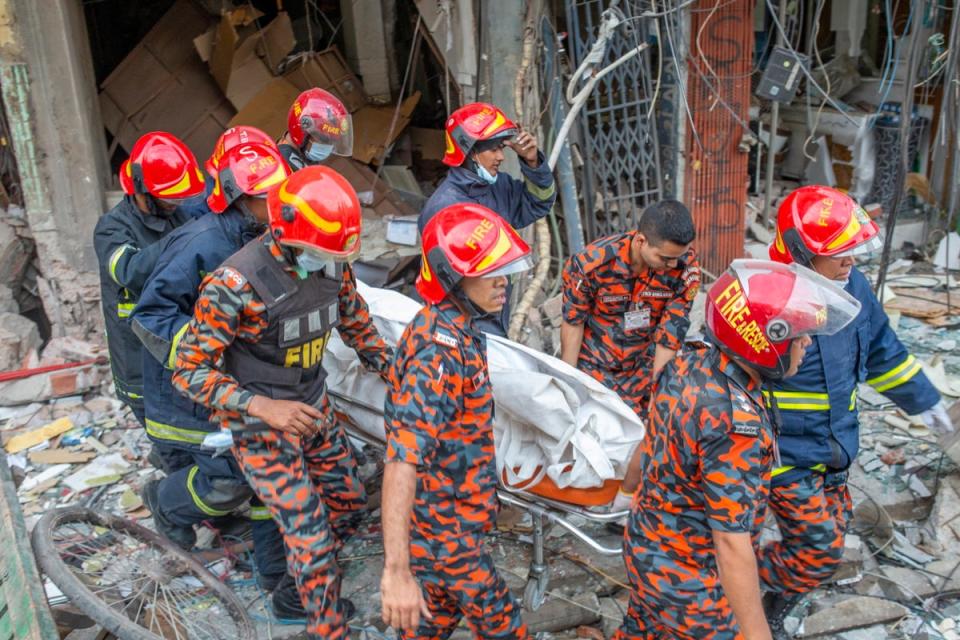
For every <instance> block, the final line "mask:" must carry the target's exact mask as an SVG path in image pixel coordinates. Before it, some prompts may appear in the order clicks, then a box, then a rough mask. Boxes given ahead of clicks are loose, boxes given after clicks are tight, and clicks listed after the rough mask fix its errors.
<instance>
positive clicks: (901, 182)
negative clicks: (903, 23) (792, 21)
mask: <svg viewBox="0 0 960 640" xmlns="http://www.w3.org/2000/svg"><path fill="white" fill-rule="evenodd" d="M768 1H769V0H768ZM919 44H920V27H919V21H918V23H917V24H914V26H913V29H912V30H911V32H910V44H909V49H908V54H907V75H906V78H905V79H904V87H906V89H905V91H904V99H903V104H902V105H901V108H900V170H899V171H898V172H897V189H896V191H895V193H896V195H895V197H894V199H893V210H892V211H890V212H889V216H890V217H889V218H888V222H887V230H886V235H885V237H884V239H883V253H882V254H881V257H880V273H879V275H878V276H877V284H876V287H875V289H874V293H875V294H876V296H877V297H878V298H879V299H880V302H881V304H882V303H883V284H884V282H885V281H886V278H887V267H888V266H889V263H890V252H891V250H892V248H893V232H894V229H895V228H896V226H897V216H898V214H899V212H900V204H901V203H902V202H903V195H904V191H905V187H906V177H907V172H908V171H909V170H910V135H911V132H912V129H913V91H912V90H911V89H910V87H912V86H913V82H914V79H915V77H916V73H917V64H916V54H917V49H919Z"/></svg>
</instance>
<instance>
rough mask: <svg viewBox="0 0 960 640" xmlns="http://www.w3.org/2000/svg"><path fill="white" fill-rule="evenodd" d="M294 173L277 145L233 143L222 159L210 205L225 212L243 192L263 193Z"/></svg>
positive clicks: (208, 202)
mask: <svg viewBox="0 0 960 640" xmlns="http://www.w3.org/2000/svg"><path fill="white" fill-rule="evenodd" d="M289 175H290V168H289V167H288V166H287V163H286V161H285V160H284V159H283V156H281V155H280V152H279V151H278V150H277V147H276V146H275V145H270V146H267V145H265V144H260V143H256V142H251V143H249V144H242V145H239V146H237V147H233V148H232V149H230V150H229V151H227V152H226V153H225V154H223V157H222V158H221V159H220V166H219V168H218V170H217V177H216V182H214V183H213V191H211V192H210V195H209V196H207V205H208V206H209V207H210V210H211V211H214V212H215V213H223V212H224V211H226V209H227V207H229V206H230V205H231V204H233V203H234V202H235V201H236V200H237V198H239V197H240V196H242V195H247V196H261V195H266V193H267V192H268V191H269V190H270V189H271V188H272V187H275V186H277V185H278V184H280V183H281V182H282V181H283V179H284V178H286V177H287V176H289Z"/></svg>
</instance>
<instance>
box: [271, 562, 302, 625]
mask: <svg viewBox="0 0 960 640" xmlns="http://www.w3.org/2000/svg"><path fill="white" fill-rule="evenodd" d="M273 613H274V614H275V615H276V616H277V617H278V618H283V619H286V620H300V619H302V618H306V617H307V612H306V611H304V610H303V602H302V601H301V600H300V592H299V591H297V583H296V581H295V580H294V579H293V576H291V575H290V574H289V573H287V574H284V576H283V578H281V579H280V584H278V585H277V587H276V588H275V589H274V590H273Z"/></svg>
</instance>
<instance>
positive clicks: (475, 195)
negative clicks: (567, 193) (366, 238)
mask: <svg viewBox="0 0 960 640" xmlns="http://www.w3.org/2000/svg"><path fill="white" fill-rule="evenodd" d="M538 158H539V160H540V164H539V165H538V166H537V167H536V168H533V167H530V166H529V165H528V164H527V163H526V162H524V161H522V160H521V161H520V173H521V174H522V175H523V180H517V179H516V178H513V177H511V176H508V175H507V174H506V173H503V172H501V173H498V174H497V181H496V182H494V183H493V184H487V183H486V182H484V181H483V180H482V179H481V178H480V176H478V175H477V174H476V173H474V172H473V171H470V170H469V169H465V168H463V167H453V168H452V169H450V171H449V172H448V173H447V177H446V178H444V179H443V182H441V183H440V186H438V187H437V190H436V191H434V192H433V195H431V196H430V199H429V200H427V202H426V204H424V205H423V209H422V210H421V211H420V217H419V218H418V219H417V225H418V227H419V228H420V231H421V233H422V232H423V227H424V226H425V225H426V224H427V221H428V220H430V218H432V217H433V216H435V215H436V214H437V212H439V211H440V210H441V209H443V208H445V207H448V206H450V205H452V204H458V203H462V202H471V203H476V204H480V205H483V206H485V207H487V208H488V209H490V210H491V211H493V212H495V213H497V214H499V215H500V217H501V218H503V219H504V220H506V221H507V222H509V223H510V226H512V227H513V228H514V229H523V228H524V227H527V226H529V225H531V224H533V223H534V222H536V221H537V220H539V219H540V218H542V217H544V216H545V215H547V214H548V213H550V209H551V208H553V203H554V201H555V200H556V199H557V189H556V185H555V184H554V182H553V173H551V171H550V168H549V167H548V166H547V162H546V159H545V158H544V156H543V153H539V152H538ZM509 300H510V288H509V287H508V289H507V301H508V303H507V304H505V305H503V309H502V310H501V312H500V316H499V317H498V318H490V317H487V316H484V317H483V318H479V319H478V320H477V324H478V326H479V327H480V328H481V329H482V330H484V331H486V332H488V333H494V334H496V335H501V336H502V335H506V331H505V330H506V328H507V326H508V325H509V323H510V308H509V307H510V305H509Z"/></svg>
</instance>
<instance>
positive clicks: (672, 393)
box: [628, 348, 775, 591]
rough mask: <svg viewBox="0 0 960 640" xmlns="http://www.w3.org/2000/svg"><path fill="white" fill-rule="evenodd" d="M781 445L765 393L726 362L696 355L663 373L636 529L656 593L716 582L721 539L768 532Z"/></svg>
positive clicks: (703, 352)
mask: <svg viewBox="0 0 960 640" xmlns="http://www.w3.org/2000/svg"><path fill="white" fill-rule="evenodd" d="M774 446H775V445H774V432H773V426H772V424H771V422H770V419H769V416H768V415H767V412H766V410H765V408H764V406H763V404H762V396H761V392H760V385H759V384H758V383H756V382H755V381H753V380H752V379H751V378H750V377H749V376H748V375H747V374H746V372H745V371H744V370H743V369H742V368H741V367H740V366H739V365H737V364H736V363H735V362H733V361H732V360H731V359H730V358H729V357H728V356H727V355H726V354H724V353H722V352H720V351H718V350H717V349H714V348H701V349H695V350H692V351H690V352H688V353H683V354H681V355H680V356H678V357H677V358H676V359H674V360H673V361H671V362H670V363H668V364H667V365H666V367H664V370H663V373H662V375H661V376H660V377H659V378H658V380H657V388H656V390H655V392H654V398H653V402H652V404H651V410H650V429H649V432H648V437H647V441H646V442H645V443H644V453H645V456H644V461H643V462H644V465H643V478H642V480H641V482H640V486H639V488H638V490H637V494H636V496H635V497H634V504H633V509H632V513H631V517H630V522H629V524H628V539H629V541H630V544H631V546H633V547H635V549H634V551H635V553H634V554H633V555H634V556H638V557H646V560H644V563H647V564H648V567H647V572H648V574H649V575H647V576H646V578H645V579H646V580H648V581H650V584H651V588H653V589H660V590H663V591H666V590H680V591H685V590H686V591H694V590H698V589H700V588H701V587H702V586H703V585H704V584H708V585H709V584H716V583H717V580H718V577H717V573H716V560H715V556H714V546H713V534H712V532H713V531H725V532H734V533H735V532H748V533H751V534H756V533H759V527H760V526H761V525H762V515H763V513H764V509H765V505H766V502H767V495H768V485H769V482H770V470H771V467H772V465H773V459H774V456H773V447H774ZM640 551H642V552H643V553H640ZM696 585H700V586H696ZM694 586H696V589H695V588H694Z"/></svg>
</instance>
